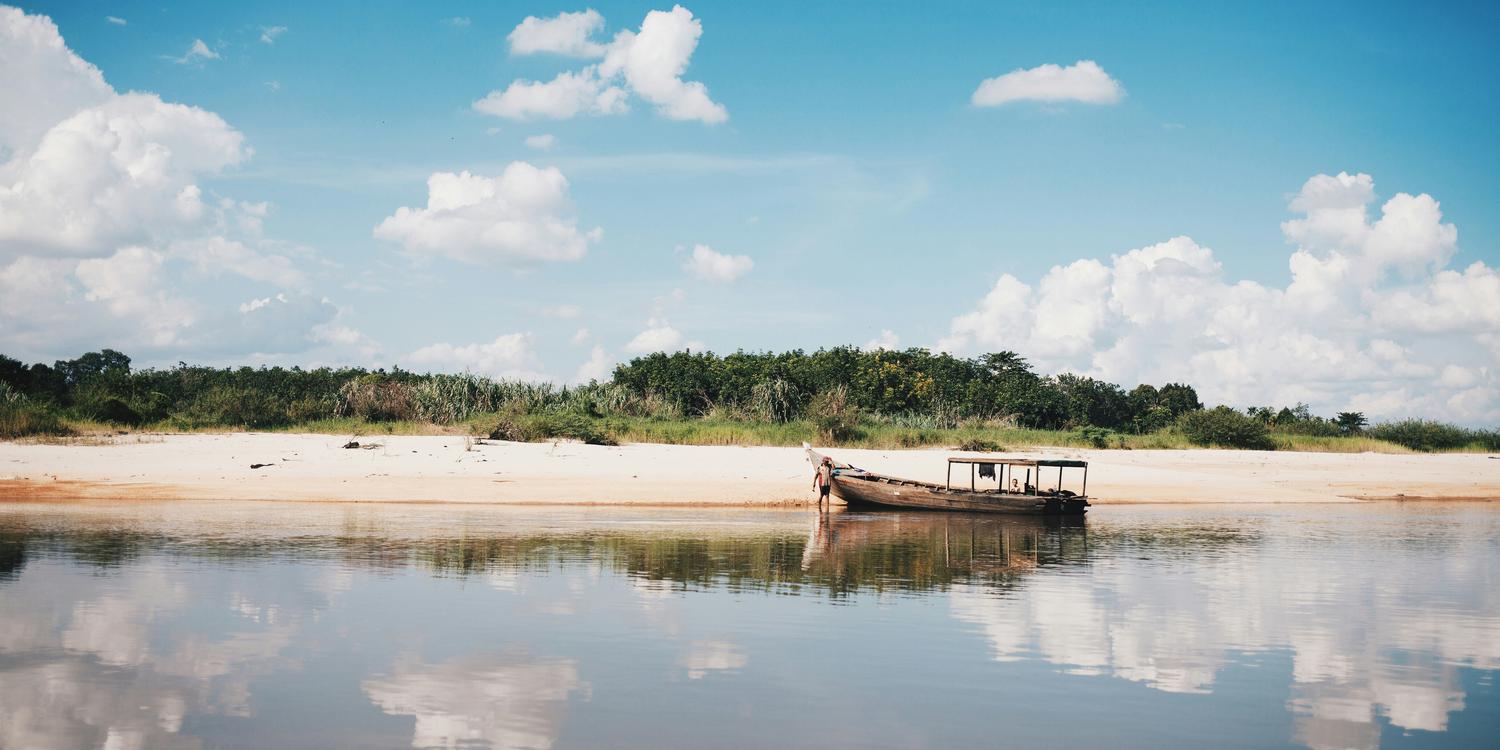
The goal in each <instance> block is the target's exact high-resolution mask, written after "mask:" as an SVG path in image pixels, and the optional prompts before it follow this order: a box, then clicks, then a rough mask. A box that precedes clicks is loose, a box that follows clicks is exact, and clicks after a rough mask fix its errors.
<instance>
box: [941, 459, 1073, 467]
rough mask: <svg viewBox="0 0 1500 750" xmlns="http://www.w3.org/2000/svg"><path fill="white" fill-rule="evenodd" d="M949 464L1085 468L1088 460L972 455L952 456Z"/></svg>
mask: <svg viewBox="0 0 1500 750" xmlns="http://www.w3.org/2000/svg"><path fill="white" fill-rule="evenodd" d="M948 463H950V464H991V465H1004V466H1039V467H1040V466H1050V467H1052V468H1066V469H1086V468H1088V465H1089V462H1087V461H1073V460H1069V459H1052V460H1048V459H1034V458H978V457H974V456H953V457H951V458H949V459H948Z"/></svg>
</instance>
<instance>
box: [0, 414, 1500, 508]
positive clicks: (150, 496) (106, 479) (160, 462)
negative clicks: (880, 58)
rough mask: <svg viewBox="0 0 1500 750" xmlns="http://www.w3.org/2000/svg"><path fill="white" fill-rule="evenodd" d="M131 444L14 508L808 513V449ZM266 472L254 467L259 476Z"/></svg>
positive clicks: (1173, 495) (1410, 491) (1276, 473)
mask: <svg viewBox="0 0 1500 750" xmlns="http://www.w3.org/2000/svg"><path fill="white" fill-rule="evenodd" d="M346 441H347V438H346V437H341V436H332V435H322V434H306V433H241V432H236V433H207V434H205V433H187V434H168V435H125V436H113V437H107V438H101V439H98V440H97V441H93V442H89V443H86V444H69V443H18V442H0V502H5V501H21V502H35V501H76V500H290V501H305V502H397V503H399V502H412V503H486V504H511V505H531V506H536V505H572V506H584V507H587V506H605V505H632V506H642V507H648V506H662V507H793V508H795V507H801V506H804V505H806V506H810V505H811V504H812V503H813V500H814V497H813V494H812V491H811V469H810V467H808V465H807V463H806V461H805V460H804V458H803V455H802V450H801V449H800V448H780V447H759V446H757V447H738V446H688V445H660V444H630V445H624V446H591V445H582V444H579V443H571V442H556V443H510V442H502V441H479V442H475V441H473V440H470V439H466V438H464V437H462V436H378V437H366V438H361V441H362V442H367V443H368V446H367V447H361V448H358V449H345V448H343V447H342V446H343V445H344V443H345V442H346ZM828 452H829V453H831V454H832V455H835V456H837V457H839V458H841V459H842V460H846V461H848V462H850V463H853V464H855V465H858V466H864V467H867V468H870V469H872V470H874V471H879V472H881V473H885V474H891V475H895V476H902V477H907V478H911V479H921V480H928V481H938V482H941V481H943V476H942V472H943V469H944V468H945V467H946V463H945V461H944V460H943V459H944V457H946V456H948V455H955V454H961V453H962V451H951V450H942V449H930V448H921V449H909V450H871V449H837V448H835V449H829V450H828ZM1004 455H1011V456H1016V455H1025V456H1035V457H1046V458H1079V459H1083V460H1086V461H1089V462H1090V472H1089V491H1090V496H1091V501H1092V502H1093V503H1094V504H1095V505H1115V504H1146V503H1150V504H1155V503H1293V502H1303V503H1311V502H1322V503H1329V502H1361V501H1374V500H1387V501H1392V500H1394V501H1406V502H1422V501H1459V500H1463V501H1479V502H1484V501H1493V500H1500V461H1496V460H1493V459H1491V458H1490V457H1489V456H1488V455H1486V454H1410V455H1392V454H1376V453H1362V454H1350V453H1307V452H1259V451H1230V450H1210V449H1193V450H1087V449H1074V448H1031V449H1024V450H1014V451H1007V452H1006V453H1005V454H1004ZM252 465H255V466H256V468H251V466H252Z"/></svg>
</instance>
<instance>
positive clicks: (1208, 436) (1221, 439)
mask: <svg viewBox="0 0 1500 750" xmlns="http://www.w3.org/2000/svg"><path fill="white" fill-rule="evenodd" d="M1178 426H1179V427H1180V428H1181V429H1182V434H1184V435H1186V436H1187V439H1188V440H1191V441H1193V442H1194V443H1197V444H1199V445H1211V446H1218V447H1222V448H1249V449H1251V450H1272V449H1274V448H1275V447H1276V443H1275V442H1274V441H1272V440H1271V430H1270V429H1269V428H1267V427H1266V425H1265V423H1263V422H1261V421H1260V420H1258V419H1255V418H1254V417H1250V416H1246V415H1244V414H1241V413H1240V412H1237V411H1235V410H1234V409H1231V408H1229V407H1227V406H1216V407H1214V408H1212V409H1206V410H1204V409H1200V410H1198V411H1193V412H1188V413H1187V414H1184V415H1182V419H1181V420H1180V421H1179V422H1178Z"/></svg>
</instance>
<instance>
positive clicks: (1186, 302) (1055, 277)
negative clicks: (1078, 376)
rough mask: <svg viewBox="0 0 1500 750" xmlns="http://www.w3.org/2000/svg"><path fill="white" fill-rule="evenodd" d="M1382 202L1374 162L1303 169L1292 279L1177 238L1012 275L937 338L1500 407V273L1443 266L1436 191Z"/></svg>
mask: <svg viewBox="0 0 1500 750" xmlns="http://www.w3.org/2000/svg"><path fill="white" fill-rule="evenodd" d="M1374 201H1375V192H1374V181H1373V180H1371V178H1370V177H1369V176H1368V175H1363V174H1359V175H1349V174H1339V175H1334V176H1330V175H1318V176H1316V177H1313V178H1312V179H1310V180H1308V181H1307V184H1306V185H1304V186H1303V189H1302V191H1301V192H1300V193H1299V194H1298V195H1297V196H1296V197H1295V198H1294V199H1293V200H1292V201H1291V208H1292V210H1294V211H1298V212H1300V213H1301V216H1299V217H1298V218H1295V219H1292V220H1290V221H1287V222H1286V223H1284V224H1283V225H1282V229H1283V231H1284V233H1285V234H1286V236H1287V238H1288V239H1289V240H1290V241H1292V242H1294V243H1296V244H1297V248H1296V250H1294V251H1293V252H1292V254H1291V256H1290V258H1289V261H1288V265H1289V268H1290V271H1291V280H1290V282H1289V283H1288V284H1287V285H1286V286H1285V287H1284V288H1277V287H1272V286H1266V285H1263V284H1259V283H1256V282H1253V281H1238V282H1236V281H1232V280H1229V279H1226V278H1224V273H1223V269H1222V267H1221V266H1220V264H1219V262H1218V261H1217V260H1216V259H1215V258H1214V254H1213V252H1212V250H1210V249H1209V248H1207V247H1203V246H1201V245H1199V244H1198V243H1197V242H1195V241H1194V240H1192V239H1191V238H1188V237H1176V238H1173V239H1170V240H1167V241H1166V242H1162V243H1160V244H1157V245H1151V246H1148V247H1143V248H1139V249H1136V250H1131V251H1130V252H1127V253H1125V254H1123V255H1118V256H1115V257H1113V258H1111V259H1110V261H1109V262H1108V263H1103V262H1100V261H1097V260H1091V259H1086V260H1079V261H1075V262H1073V263H1071V264H1067V265H1060V266H1056V267H1054V268H1052V269H1051V270H1050V271H1048V272H1047V273H1046V274H1045V275H1044V276H1043V277H1042V278H1041V280H1040V281H1038V282H1037V283H1036V284H1035V285H1031V284H1027V283H1025V282H1023V281H1021V280H1020V279H1017V278H1016V277H1014V276H1011V275H1009V274H1006V275H1004V276H1001V277H1000V279H999V280H998V281H996V283H995V286H994V288H993V289H991V290H990V292H989V293H988V294H987V295H985V297H984V298H983V299H982V300H980V302H979V304H978V305H977V306H976V308H975V309H974V310H972V311H970V312H968V313H964V314H962V315H959V316H957V317H955V318H954V319H953V321H952V324H951V327H950V333H949V336H948V337H946V338H945V339H943V340H942V341H940V342H939V344H938V348H940V349H945V350H950V351H957V352H969V351H974V350H977V349H988V350H998V349H1011V350H1015V351H1018V352H1020V353H1021V354H1023V355H1025V356H1028V357H1031V358H1032V359H1033V360H1035V361H1036V363H1037V364H1038V365H1039V366H1040V367H1041V368H1042V369H1044V370H1071V371H1077V372H1082V373H1086V374H1092V375H1095V376H1098V377H1102V378H1106V379H1109V380H1111V381H1115V382H1121V383H1124V384H1126V385H1131V384H1134V383H1137V382H1151V383H1161V382H1166V381H1170V380H1185V381H1187V382H1191V383H1193V384H1195V385H1196V386H1197V387H1198V388H1199V389H1200V392H1201V393H1202V395H1203V396H1204V399H1205V400H1206V401H1211V402H1224V403H1231V404H1235V405H1239V406H1245V405H1250V404H1265V403H1274V404H1287V403H1292V402H1296V401H1306V402H1309V403H1310V404H1312V405H1313V406H1314V407H1315V408H1318V409H1320V410H1322V411H1325V412H1330V411H1333V410H1336V409H1346V408H1355V409H1359V410H1363V411H1367V412H1369V413H1370V414H1371V416H1374V417H1383V418H1389V417H1400V416H1407V415H1423V416H1429V417H1440V418H1447V419H1455V420H1460V421H1464V422H1472V423H1483V422H1493V421H1494V420H1496V419H1500V397H1497V393H1500V382H1497V376H1496V373H1497V372H1500V370H1497V365H1500V346H1496V345H1495V344H1496V342H1500V313H1497V312H1496V307H1497V306H1496V305H1495V304H1494V300H1495V299H1500V274H1497V272H1496V269H1494V268H1491V267H1489V266H1486V265H1485V264H1484V263H1482V262H1475V263H1472V264H1471V265H1469V266H1468V267H1467V268H1465V269H1464V270H1463V271H1461V272H1460V271H1455V270H1448V269H1446V268H1445V266H1446V264H1447V263H1448V261H1449V260H1450V259H1451V258H1452V256H1453V254H1454V253H1455V252H1456V250H1457V236H1458V233H1457V230H1456V229H1455V228H1454V227H1453V225H1452V224H1448V223H1444V222H1443V221H1442V212H1441V211H1440V210H1439V206H1438V202H1437V201H1436V200H1434V199H1433V198H1432V197H1431V196H1428V195H1416V196H1413V195H1409V194H1405V193H1402V194H1398V195H1396V196H1395V197H1393V198H1391V199H1390V200H1388V201H1386V202H1385V203H1384V204H1383V205H1382V206H1381V209H1380V215H1379V217H1378V218H1376V219H1374V220H1371V218H1370V216H1369V215H1368V207H1369V206H1370V205H1371V204H1372V203H1374ZM1446 366H1452V367H1457V368H1461V370H1457V371H1455V370H1449V369H1446Z"/></svg>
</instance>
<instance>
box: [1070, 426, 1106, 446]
mask: <svg viewBox="0 0 1500 750" xmlns="http://www.w3.org/2000/svg"><path fill="white" fill-rule="evenodd" d="M1112 435H1114V433H1113V432H1112V431H1110V430H1106V429H1104V428H1103V427H1084V428H1083V429H1080V430H1079V431H1078V437H1080V438H1082V439H1083V440H1084V442H1087V443H1088V444H1089V445H1092V446H1094V447H1095V448H1108V447H1109V439H1110V437H1111V436H1112Z"/></svg>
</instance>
